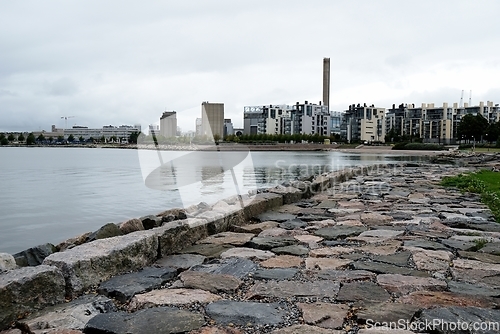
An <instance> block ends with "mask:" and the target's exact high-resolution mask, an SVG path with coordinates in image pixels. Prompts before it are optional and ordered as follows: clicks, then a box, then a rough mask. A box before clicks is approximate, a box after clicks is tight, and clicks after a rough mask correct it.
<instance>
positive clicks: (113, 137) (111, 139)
mask: <svg viewBox="0 0 500 334" xmlns="http://www.w3.org/2000/svg"><path fill="white" fill-rule="evenodd" d="M109 140H110V141H112V142H116V141H118V138H116V136H111V138H109Z"/></svg>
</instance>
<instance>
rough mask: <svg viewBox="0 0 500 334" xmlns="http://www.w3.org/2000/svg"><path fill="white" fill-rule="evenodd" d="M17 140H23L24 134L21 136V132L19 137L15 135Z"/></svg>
mask: <svg viewBox="0 0 500 334" xmlns="http://www.w3.org/2000/svg"><path fill="white" fill-rule="evenodd" d="M17 140H18V141H24V136H23V134H22V133H21V134H20V135H19V137H17Z"/></svg>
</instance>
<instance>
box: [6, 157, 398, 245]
mask: <svg viewBox="0 0 500 334" xmlns="http://www.w3.org/2000/svg"><path fill="white" fill-rule="evenodd" d="M189 153H191V152H163V153H162V154H161V156H158V153H157V152H156V151H137V150H125V149H90V148H24V147H22V148H12V147H8V148H0V165H1V168H0V182H1V191H0V252H8V253H15V252H18V251H21V250H23V249H26V248H29V247H32V246H35V245H39V244H42V243H46V242H51V243H54V244H57V243H59V242H61V241H63V240H65V239H67V238H70V237H74V236H76V235H79V234H82V233H85V232H88V231H93V230H96V229H98V228H99V227H100V226H102V225H104V224H105V223H108V222H116V223H117V222H121V221H124V220H127V219H130V218H136V217H140V216H143V215H147V214H156V213H158V212H161V211H163V210H166V209H169V208H175V207H185V206H188V205H191V204H196V203H199V202H201V201H204V202H207V203H214V202H216V201H217V200H218V199H222V198H226V197H229V196H231V195H234V194H236V193H238V192H239V193H247V192H248V190H250V189H255V188H256V187H263V186H269V185H274V184H276V183H278V182H281V181H283V180H284V179H294V178H296V177H297V176H301V175H307V174H311V173H321V172H324V171H327V170H333V169H340V168H343V167H346V166H352V165H359V164H373V163H379V162H383V161H392V160H394V159H401V157H395V156H391V155H387V156H384V155H356V154H346V153H340V152H252V153H249V154H248V156H245V157H244V158H245V159H244V160H243V161H242V162H241V163H239V164H238V165H237V166H236V167H234V176H233V173H231V172H230V171H226V172H224V173H221V171H220V167H219V169H217V168H215V167H213V166H211V165H210V163H209V161H208V160H206V161H205V159H202V160H204V161H205V163H202V164H199V163H198V164H196V163H194V164H193V163H184V165H182V164H181V165H179V164H177V165H175V164H169V163H168V161H172V160H173V161H181V160H183V161H184V162H186V161H189V159H187V158H188V157H187V156H186V155H187V154H189ZM176 158H177V160H176ZM181 158H182V159H181ZM179 159H180V160H179ZM220 159H221V161H228V159H227V157H225V156H224V155H221V156H220ZM160 162H163V163H164V164H165V165H166V166H170V167H169V168H168V170H167V171H164V170H161V169H157V172H159V173H160V174H158V175H161V176H162V177H163V178H162V179H161V180H160V181H161V182H163V183H162V186H161V187H155V186H151V184H149V187H148V186H146V184H147V182H145V181H146V180H147V177H148V175H153V174H152V173H153V172H154V171H155V168H156V167H158V166H159V163H160ZM179 180H184V181H183V182H180V181H179ZM195 181H197V182H195ZM175 182H180V183H183V184H184V186H183V187H181V188H180V189H171V188H174V186H172V183H175ZM192 182H195V183H192ZM157 189H160V190H157Z"/></svg>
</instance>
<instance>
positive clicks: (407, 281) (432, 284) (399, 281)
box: [377, 274, 448, 295]
mask: <svg viewBox="0 0 500 334" xmlns="http://www.w3.org/2000/svg"><path fill="white" fill-rule="evenodd" d="M377 283H378V284H379V285H380V286H381V287H383V288H384V289H386V290H387V291H389V292H392V293H395V294H399V295H405V294H408V293H410V292H414V291H420V290H426V291H442V290H445V289H446V288H447V287H448V285H447V284H446V282H444V281H442V280H438V279H435V278H431V277H415V276H403V275H400V274H381V275H378V276H377Z"/></svg>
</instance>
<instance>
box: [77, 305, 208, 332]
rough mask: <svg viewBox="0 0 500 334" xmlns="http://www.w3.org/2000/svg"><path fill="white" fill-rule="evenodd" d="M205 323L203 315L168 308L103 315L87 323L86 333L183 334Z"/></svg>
mask: <svg viewBox="0 0 500 334" xmlns="http://www.w3.org/2000/svg"><path fill="white" fill-rule="evenodd" d="M204 323H205V319H204V317H203V315H201V314H200V313H193V312H188V311H184V310H177V309H173V308H168V307H156V308H150V309H146V310H141V311H138V312H136V313H132V314H130V313H125V312H115V313H103V314H99V315H97V316H95V317H93V318H92V319H90V321H89V322H88V323H87V325H86V326H85V329H84V331H83V332H84V333H86V334H92V333H108V334H123V333H159V334H160V333H165V334H173V333H183V332H187V331H191V330H193V329H198V328H200V327H201V326H203V324H204Z"/></svg>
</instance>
